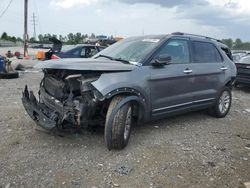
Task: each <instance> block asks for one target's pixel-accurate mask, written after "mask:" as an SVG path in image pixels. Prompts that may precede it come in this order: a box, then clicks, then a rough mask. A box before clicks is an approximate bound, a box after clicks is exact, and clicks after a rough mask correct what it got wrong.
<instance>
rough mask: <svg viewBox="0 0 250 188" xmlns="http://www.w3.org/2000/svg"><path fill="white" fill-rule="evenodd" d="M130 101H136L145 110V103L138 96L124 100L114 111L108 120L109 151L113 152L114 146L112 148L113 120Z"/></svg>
mask: <svg viewBox="0 0 250 188" xmlns="http://www.w3.org/2000/svg"><path fill="white" fill-rule="evenodd" d="M130 101H136V102H138V103H139V104H140V106H142V107H143V108H145V103H144V102H143V101H142V100H141V99H140V98H139V97H137V96H128V97H126V98H124V99H122V100H121V101H120V102H119V103H118V104H117V106H116V107H115V108H114V109H113V110H112V112H111V114H110V116H109V119H108V123H107V125H106V126H107V130H108V131H107V137H109V139H107V146H108V150H111V148H112V146H111V144H112V143H111V140H112V125H113V119H114V117H115V115H116V114H117V112H118V111H119V109H120V108H121V107H122V106H124V105H125V104H126V103H128V102H130Z"/></svg>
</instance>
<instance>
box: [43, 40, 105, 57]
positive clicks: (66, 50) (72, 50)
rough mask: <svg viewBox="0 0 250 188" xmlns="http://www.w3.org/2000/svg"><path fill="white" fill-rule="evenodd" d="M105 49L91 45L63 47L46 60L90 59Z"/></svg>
mask: <svg viewBox="0 0 250 188" xmlns="http://www.w3.org/2000/svg"><path fill="white" fill-rule="evenodd" d="M104 48H105V47H102V46H96V45H91V44H78V45H68V46H63V47H62V49H61V51H59V52H53V53H52V54H51V56H50V57H49V56H48V58H46V59H47V60H48V59H60V58H90V57H92V56H94V55H95V54H97V53H98V52H100V51H102V50H103V49H104Z"/></svg>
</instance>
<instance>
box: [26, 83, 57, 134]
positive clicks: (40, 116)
mask: <svg viewBox="0 0 250 188" xmlns="http://www.w3.org/2000/svg"><path fill="white" fill-rule="evenodd" d="M22 102H23V106H24V108H25V110H26V111H27V113H28V114H29V116H30V117H31V118H32V119H33V120H34V121H35V122H36V124H37V125H39V126H41V127H43V128H45V129H48V130H52V129H54V128H56V127H57V125H58V116H57V114H56V113H55V112H52V111H50V110H49V109H48V108H47V107H46V106H45V105H43V104H41V103H38V101H37V99H36V97H35V96H34V94H33V92H32V91H28V87H27V86H25V89H24V92H23V96H22Z"/></svg>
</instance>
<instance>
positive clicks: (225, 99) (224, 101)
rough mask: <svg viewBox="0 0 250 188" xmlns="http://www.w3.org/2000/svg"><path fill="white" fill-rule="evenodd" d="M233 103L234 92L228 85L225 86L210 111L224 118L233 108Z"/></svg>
mask: <svg viewBox="0 0 250 188" xmlns="http://www.w3.org/2000/svg"><path fill="white" fill-rule="evenodd" d="M231 103H232V92H231V90H230V89H229V88H228V87H225V88H224V89H223V90H222V91H221V93H220V95H219V97H218V99H217V100H216V103H215V105H214V106H213V107H212V108H210V109H209V113H210V114H211V115H213V116H215V117H217V118H223V117H225V116H226V115H227V114H228V112H229V110H230V108H231Z"/></svg>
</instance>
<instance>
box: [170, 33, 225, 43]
mask: <svg viewBox="0 0 250 188" xmlns="http://www.w3.org/2000/svg"><path fill="white" fill-rule="evenodd" d="M171 35H185V36H194V37H200V38H205V39H210V40H214V41H217V42H222V41H221V40H219V39H215V38H212V37H207V36H203V35H196V34H190V33H182V32H174V33H171Z"/></svg>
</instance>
